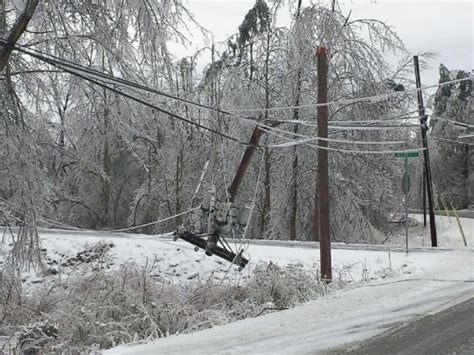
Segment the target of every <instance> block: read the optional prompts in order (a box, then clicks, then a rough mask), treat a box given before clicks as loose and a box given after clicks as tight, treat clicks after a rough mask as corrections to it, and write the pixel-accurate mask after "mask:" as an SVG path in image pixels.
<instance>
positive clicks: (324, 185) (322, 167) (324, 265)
mask: <svg viewBox="0 0 474 355" xmlns="http://www.w3.org/2000/svg"><path fill="white" fill-rule="evenodd" d="M316 57H317V61H318V64H317V71H318V104H325V103H327V101H328V79H327V75H328V64H327V55H326V48H325V47H322V46H320V47H318V48H317V49H316ZM317 113H318V138H323V140H321V139H318V145H319V146H320V147H321V148H318V181H317V184H316V186H318V187H319V199H318V198H317V192H316V194H315V198H314V200H315V204H314V206H315V209H314V210H315V215H314V219H315V221H314V222H316V219H318V220H319V223H314V226H313V233H314V235H315V236H316V235H317V231H316V228H317V226H318V225H319V250H320V259H321V278H322V279H323V280H326V282H331V279H332V267H331V235H330V223H329V173H328V151H327V149H324V148H325V147H327V146H328V142H327V140H326V139H327V137H328V107H327V105H321V106H318V110H317ZM318 202H319V208H316V206H317V204H318ZM318 210H319V211H318ZM318 212H319V213H318Z"/></svg>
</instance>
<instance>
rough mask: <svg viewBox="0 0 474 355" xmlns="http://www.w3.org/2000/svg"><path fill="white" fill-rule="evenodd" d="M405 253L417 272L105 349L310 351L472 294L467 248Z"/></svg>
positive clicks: (150, 351) (472, 258) (374, 331)
mask: <svg viewBox="0 0 474 355" xmlns="http://www.w3.org/2000/svg"><path fill="white" fill-rule="evenodd" d="M361 254H364V253H361ZM405 260H406V261H407V262H409V263H410V264H412V265H417V266H419V271H417V272H414V273H412V274H410V275H402V276H401V277H397V278H394V279H390V280H388V281H377V282H373V283H370V284H367V285H363V286H357V287H353V288H351V289H347V290H340V291H338V292H336V293H333V294H330V295H328V296H325V297H322V298H320V299H318V300H315V301H312V302H309V303H306V304H304V305H301V306H298V307H295V308H293V309H291V310H287V311H282V312H278V313H273V314H269V315H266V316H263V317H259V318H253V319H246V320H242V321H239V322H235V323H231V324H228V325H225V326H219V327H214V328H212V329H209V330H205V331H201V332H197V333H192V334H186V335H179V336H170V337H168V338H164V339H160V340H158V341H155V342H152V343H149V344H145V345H138V346H132V347H126V346H121V347H117V348H114V349H111V350H109V351H106V352H105V354H122V355H125V354H143V355H145V354H237V353H251V354H315V353H318V352H322V351H325V350H329V349H331V348H334V347H338V346H341V345H343V344H347V343H351V342H353V341H358V340H362V339H366V338H368V337H371V336H374V335H376V334H378V333H381V332H382V331H383V330H385V329H386V328H388V327H390V326H393V325H395V324H397V323H399V322H404V321H406V320H408V319H410V318H412V317H415V316H417V315H422V314H426V313H427V312H435V311H436V310H440V309H442V308H443V307H446V306H448V305H450V304H453V303H455V302H460V301H462V300H464V299H466V298H467V297H473V296H474V289H473V285H474V283H473V282H474V270H473V263H474V253H473V252H472V251H450V252H439V253H419V254H416V253H413V254H411V256H409V257H407V258H406V259H405ZM460 266H461V267H460Z"/></svg>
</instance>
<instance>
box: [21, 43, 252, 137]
mask: <svg viewBox="0 0 474 355" xmlns="http://www.w3.org/2000/svg"><path fill="white" fill-rule="evenodd" d="M20 51H21V52H24V53H25V54H28V55H31V56H32V57H34V58H37V59H39V60H42V61H44V62H46V63H48V64H51V65H53V66H54V67H56V68H59V69H61V70H63V71H65V72H66V73H68V74H71V75H74V76H77V77H79V78H81V79H83V80H86V81H88V82H90V83H92V84H94V85H97V86H100V87H102V88H104V89H107V90H109V91H112V92H114V93H116V94H118V95H121V96H123V97H126V98H128V99H130V100H132V101H135V102H138V103H140V104H142V105H145V106H147V107H149V108H151V109H153V110H156V111H158V112H161V113H164V114H167V115H169V116H171V117H174V118H176V119H178V120H180V121H183V122H186V123H188V124H190V125H193V126H195V127H198V128H201V129H204V130H206V131H209V132H211V133H213V134H216V135H218V136H221V137H223V138H227V139H230V140H232V141H234V142H237V143H240V144H243V145H247V143H245V142H242V141H241V140H239V139H237V138H235V137H231V136H229V135H227V134H225V133H222V132H219V131H217V130H215V129H213V128H210V127H207V126H204V125H202V124H200V123H197V122H194V121H192V120H189V119H187V118H185V117H183V116H181V115H178V114H176V113H174V112H171V111H168V110H166V109H163V108H160V107H158V106H156V105H153V104H150V103H149V102H147V101H144V100H142V99H140V98H138V97H135V96H133V95H131V94H127V93H125V92H123V91H120V90H119V89H116V88H113V87H111V86H108V85H106V84H104V83H101V82H99V81H97V80H95V79H92V78H90V77H87V76H85V75H82V74H80V73H77V72H74V71H73V70H70V69H68V68H64V67H63V65H62V64H59V63H56V62H55V61H52V60H50V59H48V58H46V57H42V58H41V56H38V55H36V54H32V53H26V52H25V51H23V50H20Z"/></svg>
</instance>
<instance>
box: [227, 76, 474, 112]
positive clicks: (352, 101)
mask: <svg viewBox="0 0 474 355" xmlns="http://www.w3.org/2000/svg"><path fill="white" fill-rule="evenodd" d="M473 78H474V76H470V77H467V78H462V79H455V80H450V81H446V82H444V83H438V84H433V85H426V86H422V87H420V88H416V89H410V90H405V91H394V92H389V93H385V94H379V95H372V96H365V97H360V98H355V99H348V100H338V101H330V102H325V103H319V104H318V103H313V104H306V105H296V106H279V107H269V108H248V109H240V110H230V111H231V112H232V113H239V112H261V111H278V110H292V109H300V108H312V107H318V106H332V105H351V104H356V103H359V102H369V103H376V102H379V101H381V100H383V99H386V98H390V97H395V96H401V95H406V94H411V93H417V92H419V91H423V90H427V89H432V88H436V87H441V86H445V85H450V84H455V83H459V82H463V81H467V80H472V79H473Z"/></svg>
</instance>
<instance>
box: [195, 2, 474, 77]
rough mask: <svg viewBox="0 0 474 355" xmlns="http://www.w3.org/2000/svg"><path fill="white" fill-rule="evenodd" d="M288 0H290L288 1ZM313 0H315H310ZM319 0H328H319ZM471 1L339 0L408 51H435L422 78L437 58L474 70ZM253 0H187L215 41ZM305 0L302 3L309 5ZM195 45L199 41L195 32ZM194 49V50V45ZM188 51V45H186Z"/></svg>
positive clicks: (432, 72)
mask: <svg viewBox="0 0 474 355" xmlns="http://www.w3.org/2000/svg"><path fill="white" fill-rule="evenodd" d="M286 2H288V0H287V1H286ZM313 2H316V0H314V1H313ZM320 2H321V3H323V4H328V5H329V3H330V0H325V1H320ZM473 2H474V1H473V0H340V1H338V3H339V5H340V6H341V8H342V11H343V12H344V13H345V14H348V13H349V11H351V10H352V14H351V18H352V19H355V18H375V19H378V20H381V21H384V22H385V23H386V24H388V25H390V26H392V27H394V28H395V30H396V32H397V33H398V34H399V36H400V37H401V39H402V40H403V41H404V43H405V45H406V47H407V49H408V51H409V52H410V53H411V54H417V53H421V52H425V51H432V52H435V53H436V54H437V55H438V56H437V58H436V59H435V60H433V61H432V63H431V67H430V68H428V69H427V70H425V71H424V72H422V83H423V84H424V85H428V84H432V83H435V82H437V81H438V66H439V63H443V64H445V65H446V66H447V67H448V68H449V69H466V70H469V69H473V68H474V64H473V58H474V54H473V51H474V47H473V46H474V28H473V21H474V7H473ZM254 3H255V0H188V2H187V7H188V8H189V9H190V10H191V12H192V13H193V14H194V15H195V17H196V20H197V21H198V22H199V23H201V24H202V25H203V26H204V27H206V28H207V29H208V30H209V31H211V32H212V33H213V35H214V38H215V41H216V42H219V41H222V40H224V39H226V38H227V37H228V36H229V35H231V34H233V33H235V32H236V31H237V28H238V26H239V25H240V23H241V22H242V20H243V18H244V16H245V14H246V13H247V11H248V10H249V9H250V8H251V7H252V6H253V4H254ZM309 3H310V1H309V0H303V4H309ZM289 19H290V14H289V12H288V13H282V15H281V18H280V19H279V22H280V24H284V23H285V22H289ZM193 42H194V43H193V47H195V48H198V47H201V46H202V45H203V42H202V39H200V38H199V37H198V36H195V38H194V39H193ZM195 48H193V49H195ZM189 50H191V48H190V49H189Z"/></svg>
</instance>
